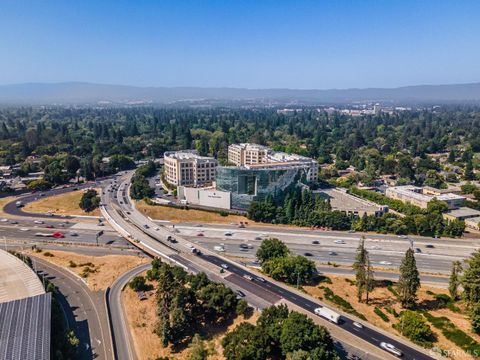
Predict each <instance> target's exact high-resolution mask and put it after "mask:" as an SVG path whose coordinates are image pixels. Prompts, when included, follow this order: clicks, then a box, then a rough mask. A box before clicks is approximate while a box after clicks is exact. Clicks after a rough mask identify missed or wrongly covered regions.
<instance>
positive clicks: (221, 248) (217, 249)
mask: <svg viewBox="0 0 480 360" xmlns="http://www.w3.org/2000/svg"><path fill="white" fill-rule="evenodd" d="M213 250H215V251H219V252H224V251H225V248H224V247H223V246H221V245H215V246H214V247H213Z"/></svg>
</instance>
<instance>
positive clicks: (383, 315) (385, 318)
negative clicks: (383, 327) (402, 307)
mask: <svg viewBox="0 0 480 360" xmlns="http://www.w3.org/2000/svg"><path fill="white" fill-rule="evenodd" d="M373 312H374V313H375V314H377V315H378V316H379V317H380V319H382V320H383V321H385V322H390V319H389V318H388V316H387V315H386V314H385V313H384V312H383V311H382V310H381V309H380V308H378V307H376V306H375V309H373Z"/></svg>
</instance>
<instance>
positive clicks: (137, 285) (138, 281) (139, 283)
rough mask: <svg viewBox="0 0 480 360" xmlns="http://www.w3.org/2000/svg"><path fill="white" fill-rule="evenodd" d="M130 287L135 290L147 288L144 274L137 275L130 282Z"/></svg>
mask: <svg viewBox="0 0 480 360" xmlns="http://www.w3.org/2000/svg"><path fill="white" fill-rule="evenodd" d="M128 286H129V287H130V289H132V290H135V291H142V290H145V278H144V277H143V276H135V277H134V278H133V279H132V280H131V281H130V282H129V283H128Z"/></svg>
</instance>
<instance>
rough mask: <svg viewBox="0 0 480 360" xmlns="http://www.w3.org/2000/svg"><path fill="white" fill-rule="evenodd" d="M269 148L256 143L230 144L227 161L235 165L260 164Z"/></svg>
mask: <svg viewBox="0 0 480 360" xmlns="http://www.w3.org/2000/svg"><path fill="white" fill-rule="evenodd" d="M270 151H271V150H270V149H269V148H268V147H266V146H263V145H257V144H245V143H244V144H232V145H230V146H229V147H228V161H229V162H230V163H232V164H235V165H237V166H245V165H252V164H262V163H265V162H266V160H267V154H268V153H269V152H270Z"/></svg>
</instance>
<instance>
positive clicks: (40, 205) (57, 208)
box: [23, 190, 100, 216]
mask: <svg viewBox="0 0 480 360" xmlns="http://www.w3.org/2000/svg"><path fill="white" fill-rule="evenodd" d="M97 191H98V190H97ZM84 192H85V190H76V191H71V192H67V193H65V194H60V195H55V196H49V197H46V198H42V199H39V200H37V201H32V202H31V203H28V204H26V205H25V207H24V208H23V209H24V211H26V212H31V213H41V214H45V213H47V212H54V213H55V214H57V215H91V216H100V210H99V209H95V210H94V211H92V212H90V213H87V212H85V211H83V210H82V209H80V207H79V206H78V204H79V203H80V199H81V197H82V195H83V193H84Z"/></svg>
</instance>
